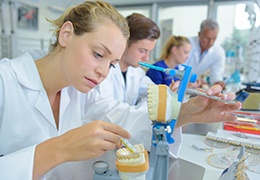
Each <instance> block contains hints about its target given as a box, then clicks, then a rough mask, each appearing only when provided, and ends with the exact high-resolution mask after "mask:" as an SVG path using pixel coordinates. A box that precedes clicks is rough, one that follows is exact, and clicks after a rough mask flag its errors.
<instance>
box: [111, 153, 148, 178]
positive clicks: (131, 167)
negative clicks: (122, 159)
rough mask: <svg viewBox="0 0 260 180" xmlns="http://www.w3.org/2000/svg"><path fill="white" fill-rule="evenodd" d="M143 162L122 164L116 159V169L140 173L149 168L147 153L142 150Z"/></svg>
mask: <svg viewBox="0 0 260 180" xmlns="http://www.w3.org/2000/svg"><path fill="white" fill-rule="evenodd" d="M144 156H145V162H144V163H143V164H122V163H119V162H118V161H117V160H116V167H117V170H118V171H120V172H130V173H140V172H145V171H147V170H148V169H149V160H148V153H147V151H144Z"/></svg>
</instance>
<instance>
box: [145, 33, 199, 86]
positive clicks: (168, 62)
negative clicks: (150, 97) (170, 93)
mask: <svg viewBox="0 0 260 180" xmlns="http://www.w3.org/2000/svg"><path fill="white" fill-rule="evenodd" d="M190 50H191V44H190V41H189V39H188V38H187V37H185V36H174V35H172V36H170V37H169V38H168V40H167V41H166V43H165V45H164V47H163V49H162V52H161V56H160V58H159V59H160V60H159V61H157V62H156V63H154V65H155V66H159V67H163V68H172V69H177V70H179V69H181V70H182V69H183V66H181V64H184V63H185V61H186V59H187V58H188V57H189V52H190ZM146 75H147V76H148V77H150V78H151V79H152V81H153V82H154V83H155V84H166V85H167V86H170V87H171V86H173V85H174V86H175V87H177V86H178V84H179V79H178V78H176V77H175V76H171V75H169V74H167V73H165V72H161V71H157V70H154V69H149V70H148V71H147V72H146ZM172 82H176V83H172ZM191 86H194V87H195V86H196V84H195V83H191ZM171 89H172V90H173V89H174V88H173V87H171Z"/></svg>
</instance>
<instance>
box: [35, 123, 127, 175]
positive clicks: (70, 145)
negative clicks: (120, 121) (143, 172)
mask: <svg viewBox="0 0 260 180" xmlns="http://www.w3.org/2000/svg"><path fill="white" fill-rule="evenodd" d="M119 136H121V137H123V138H127V139H128V138H130V134H129V133H128V132H127V131H125V130H124V129H122V128H121V127H120V126H118V125H115V124H112V123H108V122H104V121H100V120H95V121H92V122H91V123H88V124H86V125H84V126H81V127H79V128H75V129H72V130H70V131H68V132H66V133H64V134H63V135H60V136H58V137H55V138H51V139H48V140H46V141H44V142H43V143H41V144H39V145H37V146H36V150H35V155H34V170H33V179H39V178H40V177H41V176H42V175H43V174H46V173H47V172H48V171H49V170H51V169H53V168H54V167H55V166H57V165H59V164H61V163H64V162H69V161H80V160H87V159H92V158H96V157H98V156H100V155H102V154H104V153H105V151H107V150H113V149H115V148H116V147H118V148H120V147H121V140H120V138H119Z"/></svg>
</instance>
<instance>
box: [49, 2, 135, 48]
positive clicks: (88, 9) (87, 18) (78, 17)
mask: <svg viewBox="0 0 260 180" xmlns="http://www.w3.org/2000/svg"><path fill="white" fill-rule="evenodd" d="M47 20H48V21H49V22H50V23H52V25H53V26H54V27H55V29H53V30H52V31H53V35H54V36H55V42H54V43H53V44H51V45H50V49H49V50H50V52H52V51H53V50H54V49H55V48H56V47H58V46H59V43H58V39H57V38H58V36H59V33H60V29H61V27H62V25H63V24H64V23H65V22H67V21H70V22H71V23H72V24H73V27H74V32H75V34H76V35H82V34H83V33H86V32H93V31H94V30H95V28H96V27H97V25H99V24H101V23H104V24H105V23H111V22H113V23H114V24H115V25H117V26H118V27H119V29H120V30H121V31H122V33H123V35H124V36H125V38H126V39H127V40H128V39H129V36H130V33H129V27H128V24H127V21H126V19H125V18H124V17H123V16H122V15H121V14H120V13H119V12H118V11H117V10H116V9H115V8H114V7H113V6H112V5H110V4H109V3H106V2H103V1H85V2H83V3H82V4H79V5H77V6H74V7H71V8H68V9H67V10H66V11H65V12H64V14H63V15H61V16H60V17H59V18H58V19H56V20H49V19H47Z"/></svg>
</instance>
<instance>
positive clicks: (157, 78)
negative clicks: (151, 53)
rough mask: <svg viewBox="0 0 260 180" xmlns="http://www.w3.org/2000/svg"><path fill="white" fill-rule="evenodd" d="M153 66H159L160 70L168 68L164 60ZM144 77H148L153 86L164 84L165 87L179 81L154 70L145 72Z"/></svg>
mask: <svg viewBox="0 0 260 180" xmlns="http://www.w3.org/2000/svg"><path fill="white" fill-rule="evenodd" d="M153 65H155V66H159V67H162V68H169V67H168V66H167V65H166V64H165V61H164V60H160V61H158V62H156V63H154V64H153ZM174 69H179V68H178V66H176V67H175V68H174ZM146 75H147V76H148V77H150V78H151V79H152V81H153V82H154V83H155V84H166V85H167V86H169V85H170V84H171V82H172V80H174V81H177V80H179V79H178V78H176V77H174V76H170V75H169V74H166V73H165V72H162V71H157V70H154V69H149V70H148V71H147V72H146Z"/></svg>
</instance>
